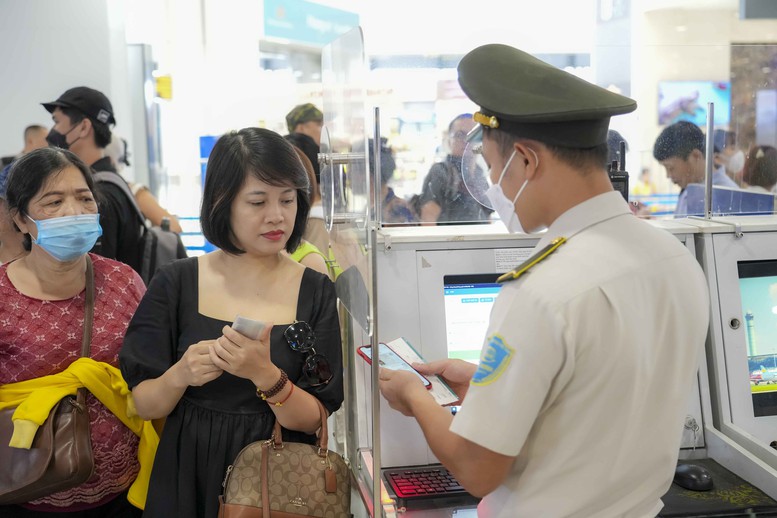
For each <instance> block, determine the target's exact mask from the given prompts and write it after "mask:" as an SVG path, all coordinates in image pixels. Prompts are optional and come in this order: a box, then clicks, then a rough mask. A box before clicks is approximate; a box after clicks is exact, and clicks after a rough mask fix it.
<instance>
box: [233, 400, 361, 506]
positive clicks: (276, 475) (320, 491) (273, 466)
mask: <svg viewBox="0 0 777 518" xmlns="http://www.w3.org/2000/svg"><path fill="white" fill-rule="evenodd" d="M318 407H319V411H320V412H321V431H320V435H319V440H318V443H319V444H318V445H316V446H314V445H311V444H300V443H293V442H292V443H289V442H287V443H284V442H283V440H282V439H281V427H280V425H279V424H278V422H277V421H276V422H275V427H274V429H273V436H272V438H271V439H269V440H267V441H258V442H254V443H251V444H249V445H248V446H246V447H245V448H243V449H242V450H241V451H240V453H238V455H237V457H236V458H235V462H234V463H233V464H232V465H231V466H229V467H228V468H227V474H226V477H225V478H224V494H223V495H222V496H221V497H219V518H270V517H272V518H296V517H303V516H315V517H319V518H343V517H348V516H351V472H350V469H349V468H348V465H347V464H346V463H345V461H344V460H343V458H342V457H341V456H340V455H338V454H337V453H334V452H331V451H328V450H327V445H328V435H327V427H326V418H327V412H326V409H325V408H324V405H322V404H321V402H320V401H318Z"/></svg>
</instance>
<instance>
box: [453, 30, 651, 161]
mask: <svg viewBox="0 0 777 518" xmlns="http://www.w3.org/2000/svg"><path fill="white" fill-rule="evenodd" d="M458 70H459V84H460V85H461V88H462V90H464V93H466V94H467V96H468V97H469V98H470V99H471V100H472V101H474V102H475V103H477V104H478V105H480V107H481V108H480V111H478V112H476V113H475V114H474V115H473V119H475V122H478V123H479V125H478V126H477V127H476V130H477V131H474V132H473V135H472V136H471V137H470V139H472V138H473V137H474V138H477V137H478V134H479V133H482V131H480V130H481V129H482V127H483V126H487V127H490V128H498V129H501V130H505V131H509V132H511V133H513V134H515V135H518V136H521V137H524V138H527V139H533V140H538V141H540V142H544V143H547V144H551V145H557V146H564V147H570V148H590V147H594V146H597V145H599V144H604V143H605V142H607V128H608V126H609V125H610V117H612V116H613V115H621V114H624V113H629V112H632V111H634V110H635V109H636V108H637V103H636V101H634V100H633V99H629V98H628V97H624V96H622V95H618V94H616V93H613V92H610V91H609V90H606V89H604V88H601V87H599V86H596V85H594V84H592V83H589V82H588V81H585V80H583V79H580V78H578V77H576V76H574V75H572V74H569V73H567V72H564V71H563V70H560V69H558V68H556V67H554V66H552V65H549V64H548V63H545V62H544V61H541V60H539V59H537V58H535V57H534V56H532V55H530V54H527V53H526V52H523V51H521V50H518V49H516V48H513V47H510V46H507V45H500V44H489V45H483V46H482V47H478V48H476V49H474V50H472V51H471V52H469V53H468V54H467V55H466V56H464V57H463V58H462V60H461V62H460V63H459V68H458Z"/></svg>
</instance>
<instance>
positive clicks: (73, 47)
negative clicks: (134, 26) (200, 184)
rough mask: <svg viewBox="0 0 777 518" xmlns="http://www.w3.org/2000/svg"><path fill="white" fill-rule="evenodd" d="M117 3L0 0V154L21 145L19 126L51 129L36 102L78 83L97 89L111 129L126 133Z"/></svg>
mask: <svg viewBox="0 0 777 518" xmlns="http://www.w3.org/2000/svg"><path fill="white" fill-rule="evenodd" d="M117 1H118V0H68V1H67V2H59V1H52V0H24V1H18V0H0V48H2V49H3V51H2V53H0V70H2V71H3V79H2V80H1V81H0V121H2V123H0V153H2V154H3V155H10V154H15V153H18V152H19V151H21V149H22V146H23V135H22V134H23V131H24V128H25V127H26V126H28V125H30V124H42V125H44V126H46V127H51V125H52V124H51V115H50V114H49V113H48V112H47V111H46V110H45V109H44V108H43V107H42V106H41V105H40V103H41V102H47V101H53V100H54V99H56V98H57V97H58V96H59V95H60V94H61V93H62V92H64V91H65V90H67V89H68V88H72V87H74V86H81V85H83V86H89V87H91V88H95V89H97V90H100V91H102V92H103V93H105V94H106V95H107V96H108V98H109V99H110V100H111V103H112V104H113V109H114V111H115V112H116V113H115V116H116V120H117V121H118V123H119V124H118V125H117V130H118V131H120V132H122V133H124V134H127V135H131V133H132V121H131V119H130V118H129V117H128V116H125V115H123V114H125V113H129V98H128V95H127V92H126V83H127V80H126V53H125V52H124V39H125V38H124V25H123V21H122V18H121V16H119V15H118V13H117V11H116V9H117V8H118V4H117Z"/></svg>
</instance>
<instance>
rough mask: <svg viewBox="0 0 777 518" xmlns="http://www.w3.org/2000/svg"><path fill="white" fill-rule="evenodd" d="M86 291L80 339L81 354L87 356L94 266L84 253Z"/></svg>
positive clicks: (90, 330) (90, 339)
mask: <svg viewBox="0 0 777 518" xmlns="http://www.w3.org/2000/svg"><path fill="white" fill-rule="evenodd" d="M85 291H86V293H85V300H84V336H83V338H82V339H81V356H85V357H89V353H90V351H91V347H92V325H93V323H94V267H93V266H92V258H91V257H89V254H86V290H85Z"/></svg>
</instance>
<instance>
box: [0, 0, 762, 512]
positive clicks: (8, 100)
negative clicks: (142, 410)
mask: <svg viewBox="0 0 777 518" xmlns="http://www.w3.org/2000/svg"><path fill="white" fill-rule="evenodd" d="M0 41H4V42H5V43H4V44H3V46H4V47H5V51H4V52H3V56H2V58H0V62H2V64H3V67H2V68H3V70H4V71H5V74H4V80H3V81H0V98H2V99H3V101H2V103H0V105H1V106H2V110H1V111H0V113H2V116H1V117H0V121H2V124H0V156H3V157H7V158H8V159H9V161H10V160H12V159H13V158H14V157H15V156H17V155H18V154H20V152H21V150H22V149H23V147H24V144H25V143H24V134H25V128H28V127H30V126H33V125H39V126H41V127H42V128H44V129H45V131H46V132H48V130H49V129H50V128H51V127H52V125H53V122H52V119H51V114H50V113H49V112H48V111H47V110H46V109H44V107H42V106H41V103H42V102H48V101H50V100H51V99H55V98H57V96H58V95H60V94H61V93H62V92H64V91H65V90H67V89H68V88H72V87H74V86H89V87H91V88H94V89H97V90H100V91H101V92H103V93H105V94H106V95H107V97H108V98H109V99H110V100H111V103H112V106H113V109H114V114H115V118H116V124H115V126H114V127H113V137H112V138H113V139H114V140H115V141H121V142H122V143H123V148H124V153H123V154H120V160H119V162H118V166H119V167H118V169H119V170H120V173H121V174H122V176H123V177H124V178H125V179H126V180H127V181H129V182H133V183H135V184H143V185H145V186H147V187H148V189H149V191H150V192H151V193H152V194H153V195H154V196H155V197H156V198H157V199H158V201H159V204H160V205H161V206H162V207H164V208H165V209H166V210H167V211H169V213H170V214H173V215H175V216H176V218H177V220H178V221H179V222H180V226H181V238H182V241H183V243H184V245H185V246H186V249H187V253H188V255H189V256H190V257H191V256H198V255H202V254H205V253H208V252H211V251H213V250H214V249H215V247H214V245H213V244H211V243H209V242H208V241H207V240H206V239H205V237H204V236H203V234H202V230H201V228H200V221H199V213H200V202H201V197H202V189H203V185H204V182H205V176H206V174H205V173H206V168H207V163H208V157H209V155H210V153H211V151H212V149H213V146H214V144H215V142H216V141H217V140H218V138H219V137H220V136H221V135H222V134H224V133H225V132H228V131H230V130H237V129H241V128H245V127H260V128H267V129H270V130H273V131H275V132H277V133H279V134H281V135H288V134H289V133H290V132H292V130H293V128H291V127H290V126H289V125H288V124H287V114H289V112H290V111H291V110H292V108H294V107H295V106H299V105H303V104H307V103H310V104H312V105H314V106H315V107H316V108H317V109H319V110H320V112H321V114H322V115H321V119H320V121H319V122H320V124H319V128H320V131H321V133H320V139H319V141H320V143H319V150H318V154H317V155H316V162H317V163H316V166H317V168H318V169H319V175H318V183H319V185H318V188H319V191H318V193H317V196H318V197H319V198H320V200H321V202H320V208H318V209H317V210H318V212H316V214H318V215H317V216H316V217H318V218H319V219H320V220H322V221H323V223H322V227H323V228H325V230H326V234H325V235H326V236H327V237H326V241H325V244H324V245H322V248H324V247H326V248H327V250H322V252H324V254H325V255H327V256H328V258H329V259H330V260H331V261H333V262H337V263H338V265H339V267H340V268H342V270H343V271H346V270H349V271H350V272H352V273H353V274H354V275H353V276H351V275H349V276H348V279H347V282H341V283H339V284H338V283H337V282H336V283H335V286H336V291H337V296H338V299H339V310H340V317H341V328H342V336H343V351H344V353H343V354H344V369H345V371H344V376H345V402H344V405H343V408H342V409H341V410H339V411H338V412H336V413H335V414H333V415H332V416H331V417H330V419H329V424H330V426H329V435H330V447H331V449H332V450H334V451H337V452H339V453H340V454H341V455H342V456H343V457H344V458H345V459H347V461H348V465H349V468H350V470H351V480H352V484H351V488H352V491H351V493H352V496H351V512H352V513H353V515H354V516H355V517H357V518H366V517H368V516H369V517H372V516H385V517H397V516H407V517H416V516H418V517H431V518H435V517H456V518H467V517H475V516H477V514H476V513H477V511H476V507H477V503H478V499H477V498H475V497H473V496H471V495H470V494H469V493H467V492H466V490H464V488H463V487H462V486H460V485H459V484H458V482H457V481H456V480H455V478H453V477H452V476H450V475H449V474H448V473H447V471H446V470H445V468H444V467H443V466H441V465H440V463H439V460H438V459H437V458H436V457H435V455H434V454H433V452H432V450H431V449H430V448H429V446H428V444H427V442H426V440H425V439H424V435H423V433H422V431H421V429H420V427H419V426H418V424H417V423H416V422H415V420H413V419H412V418H408V417H405V416H403V415H401V414H400V413H398V412H396V411H394V410H392V409H391V408H390V407H389V406H388V404H387V403H386V401H385V400H384V399H382V398H381V397H380V394H379V391H378V380H377V373H378V366H377V365H370V364H369V363H368V362H366V361H364V358H363V356H364V355H365V354H366V352H365V349H364V346H370V347H371V348H372V349H375V348H377V347H378V345H379V344H389V345H390V344H394V346H395V347H400V346H407V345H409V350H410V351H412V352H413V353H415V354H417V355H419V356H420V357H422V358H423V359H424V360H426V361H433V360H439V359H443V358H460V359H463V360H466V361H470V362H473V363H477V362H478V361H479V358H480V351H481V348H482V346H483V340H484V337H485V333H486V328H487V325H488V319H489V314H490V311H491V307H492V305H493V303H494V300H495V299H496V297H497V296H498V294H499V291H500V288H501V287H502V284H500V283H498V282H497V281H496V279H497V278H498V277H499V276H500V275H501V274H504V273H505V272H508V271H510V270H512V269H513V268H515V267H516V266H518V265H519V264H521V263H522V262H524V261H525V260H526V259H527V258H529V257H530V256H532V254H533V252H534V247H535V245H537V243H538V242H539V241H540V239H541V233H539V234H523V233H516V234H511V233H509V232H508V231H507V230H506V228H505V225H504V224H503V223H502V222H501V221H499V219H498V217H497V216H496V214H495V213H494V212H493V211H492V210H490V209H484V206H483V204H482V203H481V202H482V201H483V196H482V194H483V188H482V186H478V185H477V182H476V181H471V182H469V183H468V182H467V181H466V179H465V180H464V181H463V182H459V184H457V185H449V186H446V187H445V188H446V189H448V190H449V191H453V195H455V196H461V197H463V198H467V199H468V200H470V201H469V205H467V203H465V202H462V205H460V206H458V208H455V209H450V210H448V209H446V208H444V207H440V206H439V205H437V206H434V205H435V204H434V202H431V204H432V206H431V207H430V205H429V203H427V201H428V197H429V192H428V191H429V190H430V189H433V188H434V186H433V184H432V185H430V181H429V178H430V176H431V173H430V172H433V171H434V169H435V164H437V168H438V169H439V167H441V166H440V165H439V164H440V163H443V164H446V163H450V162H452V161H453V160H454V159H455V160H457V163H456V164H455V167H456V168H460V169H461V171H462V174H463V175H464V176H465V177H466V176H467V174H468V173H471V176H472V177H474V176H476V175H477V174H479V173H480V174H481V178H484V177H482V173H483V172H484V171H487V170H488V167H487V166H486V165H485V164H484V163H482V162H479V160H480V156H479V155H478V154H477V151H476V150H473V149H472V146H471V145H468V144H467V142H466V139H465V138H464V137H465V136H466V134H467V132H469V130H471V129H472V127H474V125H475V123H474V122H472V121H471V116H465V117H460V116H461V115H464V114H472V113H473V112H475V111H477V110H478V106H477V105H475V104H474V103H473V102H472V101H470V100H469V99H468V98H467V96H466V95H465V94H464V92H463V91H462V89H461V87H460V86H459V83H458V81H457V69H456V67H457V65H458V63H459V61H460V59H461V58H462V56H463V55H464V54H466V53H467V52H469V51H470V50H472V49H473V48H475V47H477V46H479V45H483V44H487V43H503V44H507V45H511V46H514V47H517V48H520V49H522V50H524V51H526V52H528V53H530V54H532V55H534V56H536V57H538V58H539V59H541V60H543V61H546V62H547V63H549V64H551V65H553V66H555V67H558V68H560V69H562V70H565V71H567V72H569V73H571V74H573V75H576V76H578V77H580V78H582V79H585V80H587V81H589V82H591V83H594V84H597V85H599V86H601V87H603V88H606V89H608V90H610V91H613V92H616V93H620V94H622V95H625V96H627V97H631V98H632V99H634V100H636V101H637V106H638V107H637V110H636V111H634V112H633V113H630V114H627V115H623V116H618V117H614V118H613V119H612V120H611V124H610V129H611V130H614V131H615V132H616V133H615V134H614V135H615V136H614V137H613V141H612V144H613V150H612V151H613V153H614V155H613V157H614V158H613V162H612V163H611V164H609V166H608V168H609V169H610V177H611V180H612V182H613V186H614V188H615V189H616V190H618V191H620V192H621V194H622V195H623V196H624V197H625V198H626V200H627V201H628V202H629V204H630V207H631V208H632V211H633V212H634V214H635V216H636V217H639V218H642V219H644V220H645V221H647V222H648V223H649V224H650V225H654V226H656V227H658V228H660V229H663V230H665V231H666V232H668V233H670V234H672V235H673V236H674V237H675V238H676V239H677V240H678V241H679V242H680V243H681V244H682V245H683V246H684V247H686V248H687V249H688V251H689V252H690V253H691V254H692V255H693V256H694V257H695V258H696V259H697V260H698V262H699V264H700V265H701V267H702V269H703V271H704V274H705V277H706V282H707V287H708V289H709V293H710V302H711V304H710V325H709V331H708V337H707V341H706V344H705V348H704V351H700V356H699V367H698V373H697V375H696V379H695V382H694V384H693V390H692V391H691V392H690V393H688V394H678V395H677V397H678V398H683V399H685V400H687V412H686V417H685V420H684V423H683V425H682V430H681V431H680V430H678V433H680V432H681V433H682V442H681V447H680V450H679V453H678V457H679V461H678V462H679V463H681V464H691V465H694V466H697V467H701V468H702V469H704V470H705V473H706V474H707V476H709V477H711V479H712V484H713V485H712V488H711V489H710V488H709V487H707V488H704V489H705V490H703V491H698V490H693V489H688V488H687V487H683V486H682V485H681V484H679V483H673V484H672V485H671V486H670V487H669V489H668V491H667V493H666V494H665V495H664V497H663V498H662V500H663V503H664V507H663V509H662V510H661V512H660V514H659V516H665V517H681V516H710V517H712V516H720V517H722V516H743V517H744V516H777V215H776V214H775V209H776V208H777V207H776V206H775V196H777V149H775V148H777V2H774V1H771V0H540V1H531V2H530V1H528V0H515V1H512V2H505V1H497V0H487V1H483V2H475V3H473V2H465V1H463V0H448V1H437V0H434V1H427V2H411V1H409V0H396V1H394V2H392V3H391V4H379V3H374V2H366V1H359V0H320V1H316V0H198V1H190V0H68V1H66V2H52V1H50V0H24V1H21V0H0ZM501 73H502V71H500V70H494V71H493V74H494V76H495V77H499V76H500V74H501ZM681 121H685V122H688V123H691V124H693V125H695V126H696V127H698V128H699V129H701V131H702V132H703V133H704V135H705V139H706V140H705V142H706V144H707V151H708V152H707V153H706V156H704V157H703V168H702V169H700V170H699V171H700V172H699V174H698V176H697V177H696V179H695V180H693V181H691V182H690V183H687V184H686V183H683V184H682V185H680V184H678V183H677V182H676V178H675V177H674V176H673V175H672V174H670V172H668V171H667V168H666V167H665V165H664V164H662V163H661V162H660V161H659V160H657V159H656V158H655V156H654V143H655V142H656V139H657V138H658V136H659V134H661V132H662V131H663V130H664V129H665V128H667V127H669V126H671V125H673V124H676V123H678V122H681ZM378 154H380V156H381V159H380V160H379V161H376V160H374V158H370V157H375V156H377V155H378ZM772 154H773V155H772ZM763 157H766V158H769V157H771V160H772V162H771V164H772V165H771V167H772V168H773V173H772V174H771V176H770V178H771V180H769V181H767V182H766V183H765V184H763V185H755V182H754V181H753V180H752V178H753V177H752V176H748V175H747V174H745V171H747V167H746V164H749V163H750V162H754V161H755V160H756V159H757V158H763ZM384 158H385V159H384ZM442 167H448V166H442ZM450 167H453V166H450ZM714 171H718V172H721V171H723V172H724V173H721V174H725V176H726V177H727V183H724V184H721V183H718V182H715V183H716V185H713V180H712V177H713V172H714ZM443 172H444V169H443ZM438 174H439V171H438ZM448 194H449V195H451V193H450V192H449V193H448ZM681 198H682V199H683V204H682V205H683V206H684V208H683V210H680V209H679V207H680V205H681V204H678V201H680V199H681ZM311 217H313V216H311ZM327 241H328V242H327ZM337 274H338V273H337V272H332V276H333V277H335V276H336V275H337ZM341 277H345V275H344V274H343V275H341ZM379 354H381V355H384V354H386V355H388V354H389V352H388V351H384V350H382V349H381V351H380V352H379ZM638 411H639V409H634V412H638ZM451 412H452V413H454V414H455V412H456V407H455V406H454V407H451ZM628 418H629V417H628V416H622V419H628ZM638 447H639V445H634V448H638ZM0 469H2V468H0Z"/></svg>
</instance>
